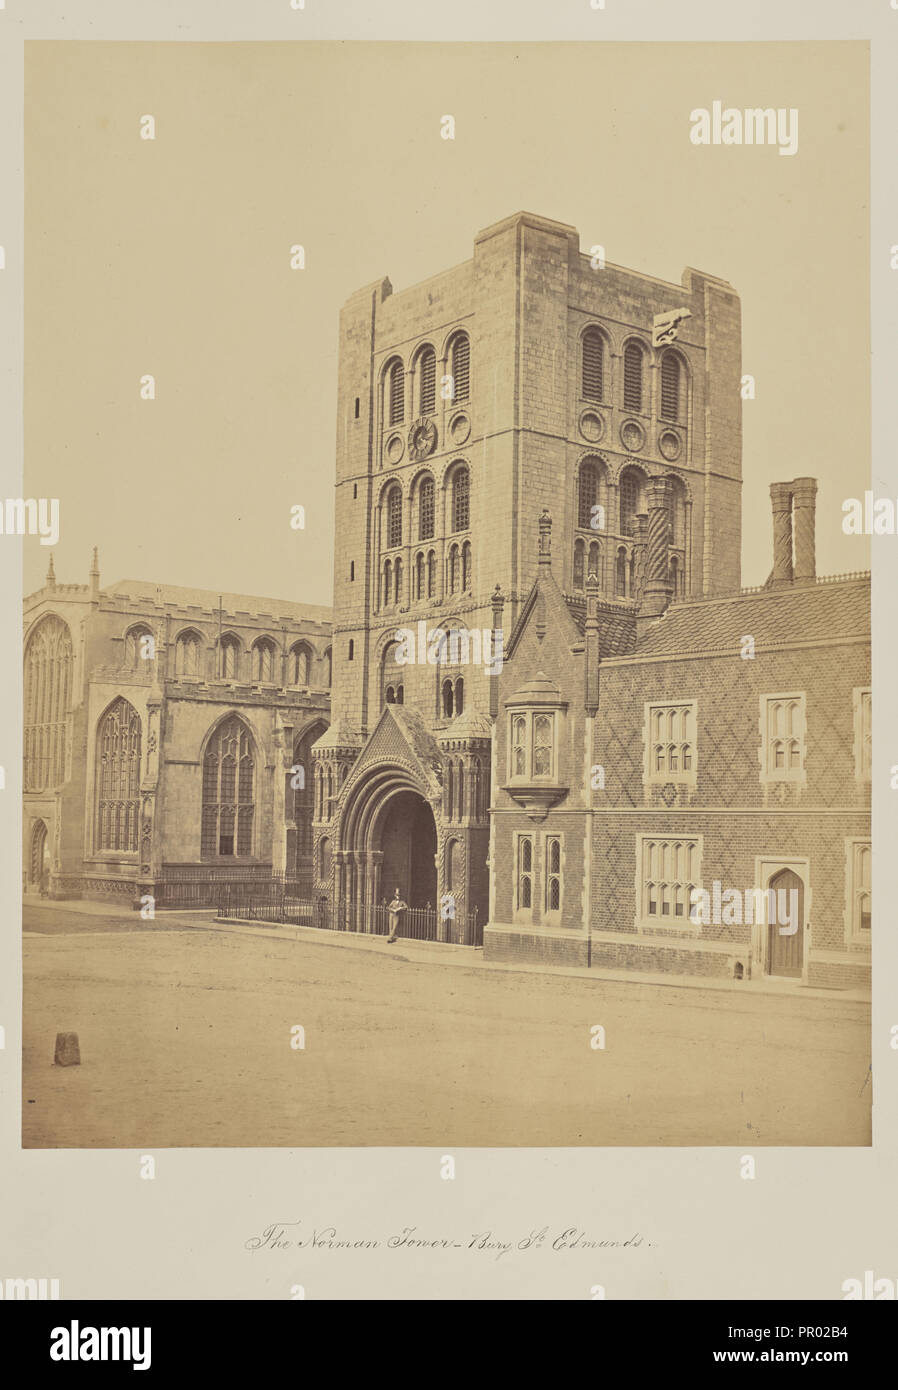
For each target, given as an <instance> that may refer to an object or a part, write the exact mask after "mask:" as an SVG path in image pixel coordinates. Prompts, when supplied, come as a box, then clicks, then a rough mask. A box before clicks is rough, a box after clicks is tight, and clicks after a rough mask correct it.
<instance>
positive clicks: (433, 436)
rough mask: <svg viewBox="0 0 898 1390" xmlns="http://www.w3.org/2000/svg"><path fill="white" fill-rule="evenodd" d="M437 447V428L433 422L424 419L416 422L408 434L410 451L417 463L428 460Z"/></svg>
mask: <svg viewBox="0 0 898 1390" xmlns="http://www.w3.org/2000/svg"><path fill="white" fill-rule="evenodd" d="M436 447H437V427H436V425H435V424H434V423H433V421H432V420H428V419H427V417H426V416H425V417H423V418H422V419H420V420H415V421H414V423H413V424H412V427H411V429H410V430H409V432H408V451H409V454H410V455H411V457H412V458H413V459H414V461H415V463H417V462H418V460H419V459H426V458H427V456H428V454H432V453H433V451H434V449H435V448H436Z"/></svg>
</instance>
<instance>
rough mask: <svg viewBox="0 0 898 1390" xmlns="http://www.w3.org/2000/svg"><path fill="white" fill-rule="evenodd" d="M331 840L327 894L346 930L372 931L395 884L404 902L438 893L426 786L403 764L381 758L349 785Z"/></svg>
mask: <svg viewBox="0 0 898 1390" xmlns="http://www.w3.org/2000/svg"><path fill="white" fill-rule="evenodd" d="M337 841H338V843H337V844H336V845H335V846H334V877H333V900H334V904H335V907H336V908H337V910H338V911H339V913H340V918H341V921H343V923H344V924H345V926H346V927H347V928H348V929H349V930H351V931H362V932H365V931H378V930H380V927H381V926H382V925H383V924H382V923H381V921H380V915H379V910H380V908H381V906H382V904H383V903H384V902H389V900H390V899H391V898H392V896H393V893H394V891H395V890H396V889H397V888H398V889H399V892H400V895H401V896H402V898H403V899H404V901H405V902H406V903H408V905H409V907H413V908H420V907H426V906H427V904H428V903H429V904H430V906H431V909H432V910H433V912H434V920H436V908H437V903H438V896H439V884H438V881H437V867H436V851H437V827H436V821H435V817H434V810H433V802H432V801H431V799H430V798H429V797H428V796H427V788H426V787H425V786H423V785H422V784H421V782H420V781H419V780H418V779H417V778H416V777H414V776H413V775H411V774H410V773H409V771H408V769H406V768H404V767H401V766H399V765H397V764H395V763H382V764H380V765H378V766H376V767H372V768H370V769H368V770H367V772H366V774H365V776H364V777H363V778H362V779H360V781H359V782H357V783H356V784H355V785H354V786H352V787H351V788H350V791H349V794H348V796H347V798H346V802H345V804H344V805H343V807H342V808H341V811H340V818H339V827H338V831H337Z"/></svg>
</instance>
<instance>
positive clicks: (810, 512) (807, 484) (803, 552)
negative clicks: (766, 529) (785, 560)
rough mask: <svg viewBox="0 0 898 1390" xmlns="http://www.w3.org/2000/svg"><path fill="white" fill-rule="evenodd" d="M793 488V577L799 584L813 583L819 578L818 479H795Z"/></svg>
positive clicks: (792, 484)
mask: <svg viewBox="0 0 898 1390" xmlns="http://www.w3.org/2000/svg"><path fill="white" fill-rule="evenodd" d="M791 488H792V537H793V546H794V550H795V568H794V573H793V577H794V579H795V581H796V583H797V582H799V581H800V580H805V581H808V582H811V583H813V581H814V580H815V579H816V578H817V562H816V558H815V544H814V535H815V529H816V527H815V522H816V506H817V479H816V478H794V479H793V480H792V483H791Z"/></svg>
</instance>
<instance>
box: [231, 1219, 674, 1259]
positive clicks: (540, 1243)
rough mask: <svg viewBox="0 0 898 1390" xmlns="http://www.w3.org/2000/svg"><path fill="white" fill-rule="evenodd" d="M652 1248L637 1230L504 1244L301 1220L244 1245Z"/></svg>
mask: <svg viewBox="0 0 898 1390" xmlns="http://www.w3.org/2000/svg"><path fill="white" fill-rule="evenodd" d="M643 1244H645V1245H647V1246H650V1245H651V1241H646V1239H645V1237H644V1236H642V1235H641V1234H640V1233H639V1232H638V1231H637V1232H636V1233H635V1234H634V1235H632V1236H628V1238H627V1239H626V1240H602V1239H599V1238H597V1237H594V1236H591V1235H590V1234H589V1232H588V1231H586V1230H582V1229H581V1228H580V1227H578V1226H570V1227H568V1229H567V1230H563V1231H558V1232H557V1233H555V1232H552V1231H550V1229H549V1227H548V1226H543V1227H541V1228H540V1229H539V1230H536V1229H534V1230H532V1231H528V1233H527V1234H526V1235H524V1236H521V1237H520V1238H519V1239H518V1240H503V1239H502V1238H501V1237H500V1236H499V1235H497V1234H496V1232H494V1231H491V1230H489V1231H473V1232H469V1233H467V1234H465V1235H463V1236H460V1237H459V1236H426V1235H421V1234H419V1232H418V1227H417V1226H403V1228H402V1230H401V1231H399V1232H398V1233H397V1234H396V1235H391V1236H386V1237H380V1238H375V1237H360V1236H353V1235H349V1234H345V1233H344V1232H342V1231H340V1230H338V1228H337V1227H336V1226H322V1227H320V1228H318V1227H310V1228H308V1230H306V1229H305V1228H304V1227H303V1223H302V1222H301V1221H281V1222H275V1223H273V1224H272V1225H270V1226H266V1227H265V1229H264V1230H263V1231H262V1232H261V1234H259V1235H255V1236H251V1237H250V1239H249V1240H247V1241H245V1242H244V1249H245V1250H252V1251H257V1250H419V1251H420V1250H473V1251H475V1252H478V1253H481V1254H486V1255H492V1256H493V1258H494V1259H497V1260H499V1259H501V1258H502V1256H503V1255H508V1254H510V1253H511V1252H512V1251H513V1250H541V1249H546V1250H556V1251H557V1250H626V1249H636V1248H637V1247H638V1246H640V1245H643Z"/></svg>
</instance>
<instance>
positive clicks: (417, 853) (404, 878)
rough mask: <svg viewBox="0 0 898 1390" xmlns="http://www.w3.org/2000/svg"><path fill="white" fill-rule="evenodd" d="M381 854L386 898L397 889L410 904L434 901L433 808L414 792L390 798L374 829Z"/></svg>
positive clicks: (383, 893) (434, 848) (434, 831)
mask: <svg viewBox="0 0 898 1390" xmlns="http://www.w3.org/2000/svg"><path fill="white" fill-rule="evenodd" d="M375 841H379V844H376V846H375V847H376V848H378V849H379V850H380V852H381V853H382V854H383V859H382V861H381V872H380V880H381V891H382V895H383V896H385V897H387V898H388V899H389V898H391V897H392V896H393V892H394V890H395V889H396V888H398V889H399V893H400V896H401V897H402V898H403V899H404V900H405V901H406V902H407V903H408V905H409V907H435V906H436V902H437V868H436V852H437V828H436V824H435V822H434V819H433V811H432V810H431V809H430V806H429V805H428V803H427V802H426V801H425V800H424V798H423V796H420V795H419V794H418V793H417V792H414V791H402V792H399V793H397V794H396V795H395V796H392V797H390V799H389V801H388V802H387V804H386V807H385V809H384V811H383V815H382V816H381V817H380V820H379V824H378V825H377V827H376V830H375Z"/></svg>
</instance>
